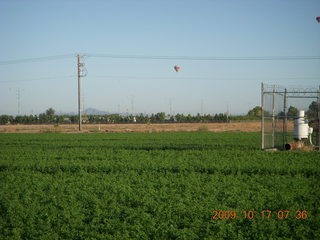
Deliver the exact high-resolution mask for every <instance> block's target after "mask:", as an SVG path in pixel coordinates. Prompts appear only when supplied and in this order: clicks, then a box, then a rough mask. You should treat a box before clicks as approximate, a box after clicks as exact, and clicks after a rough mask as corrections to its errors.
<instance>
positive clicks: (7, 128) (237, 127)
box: [0, 122, 292, 133]
mask: <svg viewBox="0 0 320 240" xmlns="http://www.w3.org/2000/svg"><path fill="white" fill-rule="evenodd" d="M291 125H292V124H289V126H288V130H290V129H291V128H292V126H291ZM194 131H203V132H206V131H208V132H259V131H261V123H260V122H234V123H158V124H83V125H82V131H81V132H194ZM48 132H66V133H76V132H79V131H78V125H76V124H61V125H53V124H44V125H42V124H37V125H0V133H48Z"/></svg>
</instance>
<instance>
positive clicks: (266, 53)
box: [0, 0, 320, 115]
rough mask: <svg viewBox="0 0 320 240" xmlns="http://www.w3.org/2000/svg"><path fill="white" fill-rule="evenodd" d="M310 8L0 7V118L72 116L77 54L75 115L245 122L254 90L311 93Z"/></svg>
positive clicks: (298, 4)
mask: <svg viewBox="0 0 320 240" xmlns="http://www.w3.org/2000/svg"><path fill="white" fill-rule="evenodd" d="M319 9H320V1H318V0H309V1H299V0H284V1H277V0H270V1H254V0H244V1H223V0H212V1H209V0H200V1H191V0H186V1H179V0H173V1H172V0H171V1H169V0H164V1H144V0H141V1H138V0H131V1H129V0H127V1H124V0H119V1H98V0H94V1H86V0H82V1H74V0H69V1H62V0H59V1H37V0H30V1H9V0H8V1H1V2H0V28H1V30H2V34H1V35H2V36H1V38H0V52H1V56H0V102H1V105H0V115H2V114H10V115H17V114H18V112H19V113H20V114H39V113H42V112H44V111H45V110H46V109H48V108H50V107H52V108H54V109H55V110H56V111H57V112H77V59H76V54H80V55H84V58H82V60H81V61H82V62H84V63H85V67H86V69H87V73H88V74H87V76H86V77H84V78H82V100H83V102H82V105H83V106H82V107H83V109H86V108H89V107H91V108H96V109H99V110H102V111H106V112H113V113H116V112H120V113H126V112H129V113H147V114H150V113H157V112H165V113H170V112H171V113H172V114H174V113H185V114H188V113H191V114H197V113H203V114H215V113H224V112H226V111H227V110H228V109H229V111H230V113H231V114H234V115H237V114H245V113H247V112H248V110H250V109H252V108H254V107H255V106H257V105H260V98H261V97H260V86H261V82H266V83H269V84H278V85H284V86H288V85H290V86H291V85H299V86H314V87H317V86H319V85H320V46H319V39H320V23H318V22H317V21H316V17H317V16H319V15H320V10H319ZM62 55H63V56H62ZM52 56H58V57H55V58H46V57H52ZM38 57H40V58H41V59H38V60H36V59H34V60H32V59H33V58H38ZM42 57H44V58H42ZM306 57H312V59H308V60H306V59H305V58H306ZM21 59H22V60H23V59H29V60H23V61H21V62H19V61H12V60H21ZM175 65H179V66H180V67H181V70H180V71H179V72H175V71H174V66H175Z"/></svg>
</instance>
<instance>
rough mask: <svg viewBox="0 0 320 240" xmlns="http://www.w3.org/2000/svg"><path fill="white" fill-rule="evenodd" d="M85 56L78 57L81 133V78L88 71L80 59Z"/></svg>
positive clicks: (80, 122) (80, 121)
mask: <svg viewBox="0 0 320 240" xmlns="http://www.w3.org/2000/svg"><path fill="white" fill-rule="evenodd" d="M82 57H83V56H80V55H79V54H78V55H77V60H78V117H79V131H81V124H82V119H81V77H84V76H85V75H86V69H85V68H84V63H81V62H80V58H82Z"/></svg>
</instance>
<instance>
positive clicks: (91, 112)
mask: <svg viewBox="0 0 320 240" xmlns="http://www.w3.org/2000/svg"><path fill="white" fill-rule="evenodd" d="M82 114H83V115H107V114H111V113H110V112H105V111H101V110H98V109H95V108H87V109H85V110H84V111H83V113H82Z"/></svg>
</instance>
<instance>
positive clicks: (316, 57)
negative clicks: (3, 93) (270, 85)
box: [84, 54, 320, 61]
mask: <svg viewBox="0 0 320 240" xmlns="http://www.w3.org/2000/svg"><path fill="white" fill-rule="evenodd" d="M84 56H86V57H93V58H120V59H121V58H126V59H130V58H132V59H155V60H191V61H193V60H196V61H279V60H281V61H283V60H290V61H291V60H320V56H261V57H201V56H154V55H117V54H84Z"/></svg>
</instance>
